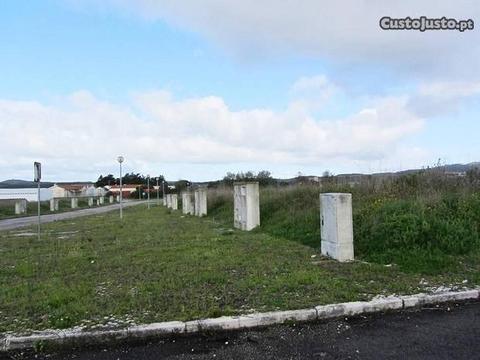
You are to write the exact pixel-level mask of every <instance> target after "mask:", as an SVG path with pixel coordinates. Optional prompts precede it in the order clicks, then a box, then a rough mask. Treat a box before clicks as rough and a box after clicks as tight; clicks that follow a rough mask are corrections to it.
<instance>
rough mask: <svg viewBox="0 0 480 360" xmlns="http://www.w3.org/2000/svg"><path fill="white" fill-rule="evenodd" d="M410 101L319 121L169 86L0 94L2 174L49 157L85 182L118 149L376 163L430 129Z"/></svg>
mask: <svg viewBox="0 0 480 360" xmlns="http://www.w3.org/2000/svg"><path fill="white" fill-rule="evenodd" d="M300 83H301V82H300ZM307 83H308V81H307ZM407 100H408V99H407V98H406V97H386V98H379V99H377V100H375V101H373V102H371V103H370V104H368V107H366V108H365V109H363V110H361V111H358V112H356V113H353V114H351V115H350V116H347V117H345V118H341V119H316V118H314V117H313V116H312V115H310V114H309V113H308V111H306V109H302V111H298V110H297V109H296V108H295V107H287V109H286V110H285V111H281V112H276V111H272V110H269V109H245V110H242V111H232V110H231V109H229V107H228V105H227V104H226V103H225V102H224V101H223V99H222V98H220V97H216V96H207V97H200V98H189V99H183V100H176V99H175V98H174V97H173V96H172V95H171V94H170V93H168V92H166V91H157V92H149V93H139V94H136V95H134V96H133V97H132V101H131V103H130V104H127V105H125V104H121V105H120V104H116V103H112V102H107V101H102V100H101V99H98V98H96V97H95V96H93V95H92V94H90V93H88V92H85V91H81V92H77V93H74V94H72V95H70V96H67V97H65V99H64V103H63V105H58V106H54V105H49V104H42V103H39V102H32V101H13V100H0V120H1V121H0V134H1V135H0V140H1V141H0V152H1V153H2V155H3V156H2V157H3V158H4V159H9V161H8V163H2V162H0V173H2V174H6V173H7V171H8V172H11V171H12V167H11V164H18V165H19V166H21V165H23V164H28V166H29V167H30V163H31V162H32V161H34V160H37V159H41V160H42V161H44V163H47V164H49V166H50V167H51V168H52V169H54V168H57V169H56V170H52V171H53V172H54V173H55V172H56V173H58V174H65V173H71V174H77V175H76V178H84V176H81V174H85V173H87V172H88V173H89V174H92V175H90V176H95V174H99V173H105V166H106V164H111V163H112V159H115V157H116V156H117V155H118V154H119V153H122V154H124V155H125V156H126V158H127V159H128V161H129V163H130V164H133V165H136V166H138V167H142V168H143V167H144V166H145V164H149V163H150V164H158V163H165V162H169V163H205V164H222V163H223V164H227V163H229V164H241V163H250V164H255V163H262V164H265V163H269V164H282V165H284V164H299V166H302V165H303V166H308V165H312V164H318V163H319V162H326V161H329V162H331V161H335V159H336V160H337V161H339V162H342V161H344V162H349V161H377V160H379V159H383V158H387V157H389V156H391V153H392V152H393V151H395V148H396V146H397V145H398V144H400V143H401V140H402V139H404V138H405V137H408V135H410V134H414V133H416V132H418V131H420V130H421V129H422V127H423V120H422V119H421V118H419V117H417V116H416V115H415V114H413V113H412V112H410V111H409V110H408V109H407V107H406V104H407ZM25 166H27V165H25ZM4 176H5V175H4ZM14 176H15V174H11V175H9V177H14ZM183 176H184V177H195V174H183Z"/></svg>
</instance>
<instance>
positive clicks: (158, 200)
mask: <svg viewBox="0 0 480 360" xmlns="http://www.w3.org/2000/svg"><path fill="white" fill-rule="evenodd" d="M159 205H160V187H159V186H158V177H157V206H159Z"/></svg>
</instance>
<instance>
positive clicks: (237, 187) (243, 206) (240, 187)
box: [233, 182, 260, 231]
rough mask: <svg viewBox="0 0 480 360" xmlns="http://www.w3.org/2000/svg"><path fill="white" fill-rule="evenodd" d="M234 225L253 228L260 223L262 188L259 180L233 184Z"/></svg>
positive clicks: (240, 227)
mask: <svg viewBox="0 0 480 360" xmlns="http://www.w3.org/2000/svg"><path fill="white" fill-rule="evenodd" d="M233 206H234V207H233V217H234V220H233V225H234V226H235V227H236V228H237V229H241V230H247V231H249V230H252V229H253V228H255V227H257V226H259V225H260V190H259V186H258V182H241V183H234V184H233Z"/></svg>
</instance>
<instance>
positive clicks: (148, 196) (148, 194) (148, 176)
mask: <svg viewBox="0 0 480 360" xmlns="http://www.w3.org/2000/svg"><path fill="white" fill-rule="evenodd" d="M147 189H148V191H147V199H148V205H147V206H148V208H149V209H150V175H147Z"/></svg>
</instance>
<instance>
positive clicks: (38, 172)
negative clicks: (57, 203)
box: [33, 161, 42, 240]
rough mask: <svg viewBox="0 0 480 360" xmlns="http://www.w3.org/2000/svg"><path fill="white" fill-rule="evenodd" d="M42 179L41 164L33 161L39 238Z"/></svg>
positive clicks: (38, 235)
mask: <svg viewBox="0 0 480 360" xmlns="http://www.w3.org/2000/svg"><path fill="white" fill-rule="evenodd" d="M41 179H42V164H41V163H39V162H36V161H35V162H34V163H33V181H34V182H36V183H37V184H38V190H37V212H38V226H37V233H38V234H37V237H38V240H40V180H41Z"/></svg>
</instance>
